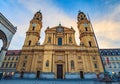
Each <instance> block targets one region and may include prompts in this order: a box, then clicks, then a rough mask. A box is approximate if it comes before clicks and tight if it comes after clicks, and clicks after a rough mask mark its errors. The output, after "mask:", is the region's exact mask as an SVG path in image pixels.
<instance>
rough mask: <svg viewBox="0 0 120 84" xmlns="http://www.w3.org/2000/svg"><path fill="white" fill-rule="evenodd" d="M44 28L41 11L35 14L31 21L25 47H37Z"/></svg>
mask: <svg viewBox="0 0 120 84" xmlns="http://www.w3.org/2000/svg"><path fill="white" fill-rule="evenodd" d="M41 28H42V14H41V12H40V11H38V12H36V13H35V14H34V17H33V19H32V20H31V21H30V25H29V29H28V31H27V32H26V39H25V42H24V46H23V47H28V46H35V45H36V44H37V43H38V41H39V39H40V32H41Z"/></svg>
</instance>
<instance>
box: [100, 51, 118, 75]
mask: <svg viewBox="0 0 120 84" xmlns="http://www.w3.org/2000/svg"><path fill="white" fill-rule="evenodd" d="M100 54H101V57H102V60H103V65H104V67H105V71H107V72H109V73H110V74H114V73H116V74H118V73H120V49H100Z"/></svg>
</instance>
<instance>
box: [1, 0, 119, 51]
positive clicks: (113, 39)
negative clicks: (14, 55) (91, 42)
mask: <svg viewBox="0 0 120 84" xmlns="http://www.w3.org/2000/svg"><path fill="white" fill-rule="evenodd" d="M39 10H40V11H41V12H42V16H43V20H42V22H43V27H42V30H41V31H42V32H41V34H40V36H41V38H40V41H39V42H40V44H42V43H43V42H44V38H45V33H44V31H45V29H46V28H47V27H48V26H49V27H54V26H57V25H59V23H61V25H63V26H66V27H69V28H70V27H71V26H72V27H73V28H74V29H75V31H76V33H75V39H76V42H77V44H78V45H79V44H80V41H79V32H78V29H77V14H78V11H79V10H80V11H83V12H84V13H85V14H86V15H89V17H90V20H91V23H92V26H93V29H94V32H95V35H96V38H97V42H98V45H99V48H120V35H119V33H120V0H0V12H1V13H2V14H3V15H4V16H5V17H6V18H7V19H8V20H9V21H10V22H11V23H12V24H13V25H14V26H15V27H16V26H17V32H16V33H15V35H14V36H13V38H12V41H11V44H10V46H9V50H17V49H22V46H23V43H24V40H25V36H26V31H27V30H28V28H29V22H30V20H31V19H32V18H33V16H34V14H35V13H36V12H37V11H39ZM0 44H2V41H1V40H0Z"/></svg>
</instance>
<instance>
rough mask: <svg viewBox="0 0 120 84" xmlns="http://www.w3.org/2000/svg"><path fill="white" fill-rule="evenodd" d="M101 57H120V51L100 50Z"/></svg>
mask: <svg viewBox="0 0 120 84" xmlns="http://www.w3.org/2000/svg"><path fill="white" fill-rule="evenodd" d="M100 54H101V56H120V49H119V48H114V49H100Z"/></svg>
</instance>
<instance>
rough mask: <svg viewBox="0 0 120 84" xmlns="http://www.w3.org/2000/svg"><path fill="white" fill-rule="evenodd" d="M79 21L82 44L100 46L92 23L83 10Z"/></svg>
mask: <svg viewBox="0 0 120 84" xmlns="http://www.w3.org/2000/svg"><path fill="white" fill-rule="evenodd" d="M77 21H78V22H77V25H78V30H79V34H80V37H79V39H80V45H82V46H85V47H98V46H97V41H96V39H95V35H94V31H93V29H92V26H91V23H90V21H89V20H88V18H87V17H86V15H85V14H84V13H83V12H81V11H79V13H78V17H77Z"/></svg>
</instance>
